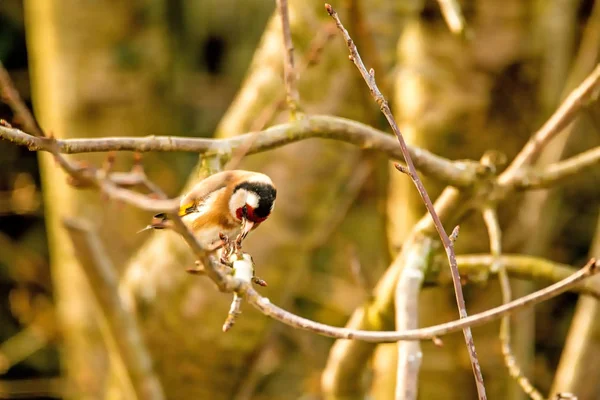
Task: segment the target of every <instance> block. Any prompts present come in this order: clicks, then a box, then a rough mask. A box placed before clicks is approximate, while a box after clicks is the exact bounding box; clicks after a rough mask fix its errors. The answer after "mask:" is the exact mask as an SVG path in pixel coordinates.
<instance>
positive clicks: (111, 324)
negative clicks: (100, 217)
mask: <svg viewBox="0 0 600 400" xmlns="http://www.w3.org/2000/svg"><path fill="white" fill-rule="evenodd" d="M64 225H65V227H66V228H67V231H68V232H69V234H70V236H71V240H72V241H73V247H74V249H75V252H76V254H77V258H78V259H79V261H80V262H81V267H82V268H83V269H84V270H85V274H86V276H87V278H88V279H89V283H90V288H91V289H92V292H93V293H94V295H95V298H96V300H97V301H98V305H99V306H100V309H101V310H102V315H103V316H104V317H105V320H106V323H107V326H108V332H109V334H110V337H109V338H107V339H108V341H109V343H114V345H115V346H116V349H117V351H116V354H117V355H118V356H119V358H120V359H121V362H122V364H123V366H124V372H125V373H126V375H127V377H128V379H129V381H130V383H131V386H132V388H133V390H134V391H135V394H136V398H137V399H155V400H162V399H165V395H164V392H163V389H162V386H161V384H160V382H159V380H158V378H157V377H156V375H155V374H154V372H153V371H152V361H151V358H150V354H149V352H148V349H146V346H145V344H144V340H143V338H142V335H141V333H140V331H139V328H138V326H137V324H136V317H135V315H134V314H133V312H132V311H131V310H129V309H128V308H127V307H126V305H125V304H124V303H123V301H122V299H121V296H120V295H119V278H118V276H117V274H116V269H115V267H114V265H112V262H111V260H110V257H109V256H108V255H107V253H106V251H105V249H104V246H103V245H102V243H101V241H100V239H99V238H98V236H97V234H96V233H95V232H94V230H93V229H92V228H91V227H90V226H88V225H87V224H85V223H84V222H82V221H78V220H71V219H68V220H65V221H64Z"/></svg>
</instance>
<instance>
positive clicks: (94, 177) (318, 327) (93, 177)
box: [47, 141, 598, 342]
mask: <svg viewBox="0 0 600 400" xmlns="http://www.w3.org/2000/svg"><path fill="white" fill-rule="evenodd" d="M51 143H53V142H52V141H51V142H49V143H48V144H47V146H51ZM52 150H53V149H51V148H50V149H48V151H52ZM60 165H61V167H62V168H63V169H65V171H66V172H67V173H69V174H70V175H71V176H73V177H74V178H76V179H84V180H85V181H86V183H88V184H90V185H92V186H93V187H96V188H97V189H99V190H100V191H101V192H102V193H104V194H106V195H108V196H109V197H111V196H114V195H115V193H120V192H118V191H116V190H120V191H123V192H127V193H133V192H131V191H128V190H127V189H122V188H119V187H118V186H117V185H116V184H115V183H113V182H110V180H109V179H108V178H104V177H102V176H100V174H99V173H98V172H97V171H96V170H93V171H96V173H93V174H90V173H89V171H90V170H92V169H91V168H86V169H84V170H82V169H81V168H79V167H76V166H74V165H73V164H71V163H69V162H68V161H66V160H64V163H61V164H60ZM133 194H135V195H137V196H132V197H127V196H125V197H124V198H125V199H128V200H129V201H130V202H131V204H133V205H136V206H137V207H139V208H143V209H155V208H157V209H160V208H158V207H157V206H156V204H160V205H162V204H170V203H168V202H171V201H172V200H169V201H167V200H161V199H151V198H148V197H147V196H143V195H140V194H139V193H133ZM177 208H178V207H177ZM177 208H175V209H177ZM166 210H168V211H173V209H171V208H169V207H167V208H166ZM171 217H172V220H173V222H174V225H175V230H176V231H178V232H179V233H180V234H181V235H182V237H183V238H184V239H185V240H186V242H187V243H188V244H189V245H190V247H191V248H192V250H193V252H194V253H195V254H196V256H197V257H198V258H199V259H200V262H201V263H202V264H203V265H204V271H205V273H206V275H207V276H208V277H209V278H211V280H213V281H214V282H215V283H216V284H217V286H218V287H219V289H220V290H222V291H226V292H236V293H238V294H239V295H241V296H243V297H244V298H245V299H246V300H247V301H248V302H250V303H251V304H252V305H253V306H255V307H256V308H258V309H259V310H261V311H262V312H263V314H265V315H267V316H270V317H272V318H274V319H276V320H279V321H281V322H284V323H286V324H287V325H289V326H292V327H296V328H300V329H303V330H309V331H312V332H314V333H318V334H322V335H325V336H330V337H335V338H339V339H357V340H364V341H369V342H396V341H399V340H423V339H432V338H434V337H436V336H441V335H444V334H447V333H452V332H456V331H458V330H462V329H465V328H467V327H470V326H474V325H479V324H483V323H486V322H489V321H493V320H495V319H497V318H499V317H501V316H502V315H505V314H507V313H510V312H512V311H513V310H515V309H519V308H523V307H526V306H528V305H532V304H536V303H538V302H541V301H544V300H547V299H549V298H551V297H554V296H556V295H558V294H560V293H562V292H564V291H566V290H569V289H570V288H571V287H573V286H575V285H577V284H578V283H579V282H580V281H582V280H583V279H585V278H587V277H589V276H591V275H593V274H595V273H596V272H597V270H598V265H597V264H596V262H595V260H593V259H592V260H590V262H589V263H588V264H587V265H586V267H584V268H582V269H581V270H579V271H578V272H576V273H574V274H573V275H571V276H569V277H568V278H566V279H564V280H562V281H560V282H558V283H556V284H554V285H551V286H549V287H547V288H544V289H542V290H539V291H537V292H535V293H532V294H530V295H528V296H525V297H523V298H520V299H518V300H515V301H513V302H511V303H508V304H505V305H502V306H500V307H496V308H494V309H491V310H488V311H485V312H482V313H480V314H476V315H473V316H470V317H467V318H461V319H460V320H458V321H453V322H449V323H446V324H441V325H437V326H434V327H430V328H423V329H416V330H409V331H405V332H373V331H361V330H352V329H346V328H336V327H332V326H328V325H325V324H320V323H318V322H314V321H311V320H308V319H305V318H302V317H299V316H297V315H295V314H292V313H289V312H287V311H285V310H283V309H281V308H279V307H277V306H275V305H273V304H272V303H271V302H270V301H269V300H268V299H267V298H264V297H262V296H260V295H259V294H258V293H257V292H256V291H255V290H254V289H253V288H252V287H251V285H250V284H248V283H245V282H242V281H240V280H239V279H234V278H233V277H231V276H229V275H228V274H227V273H226V272H225V271H223V269H222V268H220V267H219V265H220V264H217V263H216V262H215V261H214V260H212V259H211V258H210V257H209V256H208V253H207V252H206V250H205V249H204V248H202V246H201V245H200V244H199V243H198V241H197V239H196V237H195V236H194V235H193V234H192V233H191V231H190V230H189V229H188V228H187V227H186V226H185V225H184V224H183V222H182V221H181V219H180V218H179V217H178V216H177V213H173V214H172V215H171ZM75 228H77V225H76V226H75ZM79 228H80V229H81V226H79ZM89 244H92V245H94V246H96V245H99V243H95V242H94V241H89ZM94 246H92V250H93V249H96V250H97V248H96V247H94ZM76 248H77V249H79V248H80V247H79V246H76ZM81 248H83V247H81ZM92 254H95V253H92ZM94 273H95V272H94Z"/></svg>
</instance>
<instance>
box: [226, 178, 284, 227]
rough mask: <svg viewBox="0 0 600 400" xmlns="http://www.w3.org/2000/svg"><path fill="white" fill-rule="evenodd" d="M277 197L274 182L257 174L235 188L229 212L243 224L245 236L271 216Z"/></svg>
mask: <svg viewBox="0 0 600 400" xmlns="http://www.w3.org/2000/svg"><path fill="white" fill-rule="evenodd" d="M276 196H277V190H276V189H275V186H274V185H273V182H272V181H271V179H270V178H269V177H268V176H266V175H263V174H255V175H254V176H252V177H250V178H249V179H247V180H244V181H242V182H239V183H238V184H237V185H236V186H235V188H234V189H233V194H232V196H231V199H230V200H229V211H230V213H231V215H232V216H233V217H234V218H235V219H237V220H238V221H240V222H241V223H242V224H243V235H244V236H245V235H246V234H248V232H250V231H251V230H252V229H253V228H256V227H257V226H258V225H259V224H260V223H261V222H263V221H264V220H266V219H267V218H268V217H269V215H271V211H273V206H274V205H275V198H276Z"/></svg>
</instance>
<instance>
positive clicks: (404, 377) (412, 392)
mask: <svg viewBox="0 0 600 400" xmlns="http://www.w3.org/2000/svg"><path fill="white" fill-rule="evenodd" d="M428 242H431V241H428ZM430 251H431V244H430V246H414V247H412V248H411V249H409V250H408V253H407V254H406V257H403V258H404V265H403V269H402V273H401V274H400V278H399V279H398V283H397V285H396V290H395V294H394V297H395V299H394V301H395V306H396V330H398V331H404V330H407V329H417V328H418V326H419V293H420V291H421V285H422V284H423V280H424V279H425V273H424V269H425V268H427V265H428V262H427V261H428V259H429V255H430V254H429V253H430ZM397 347H398V368H397V370H396V400H416V399H417V394H418V383H419V369H420V368H421V360H422V359H423V353H422V352H421V343H420V342H418V341H411V342H408V341H401V342H398V344H397Z"/></svg>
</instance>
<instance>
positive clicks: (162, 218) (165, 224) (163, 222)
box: [137, 213, 170, 233]
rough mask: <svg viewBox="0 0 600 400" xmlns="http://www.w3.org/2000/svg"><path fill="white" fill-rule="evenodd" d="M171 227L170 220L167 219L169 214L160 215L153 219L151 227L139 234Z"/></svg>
mask: <svg viewBox="0 0 600 400" xmlns="http://www.w3.org/2000/svg"><path fill="white" fill-rule="evenodd" d="M169 227H170V220H169V218H168V217H167V214H165V213H160V214H156V215H155V216H154V217H152V222H151V223H150V225H148V226H146V227H145V228H144V229H141V230H139V231H138V232H137V233H141V232H144V231H147V230H150V229H167V228H169Z"/></svg>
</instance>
